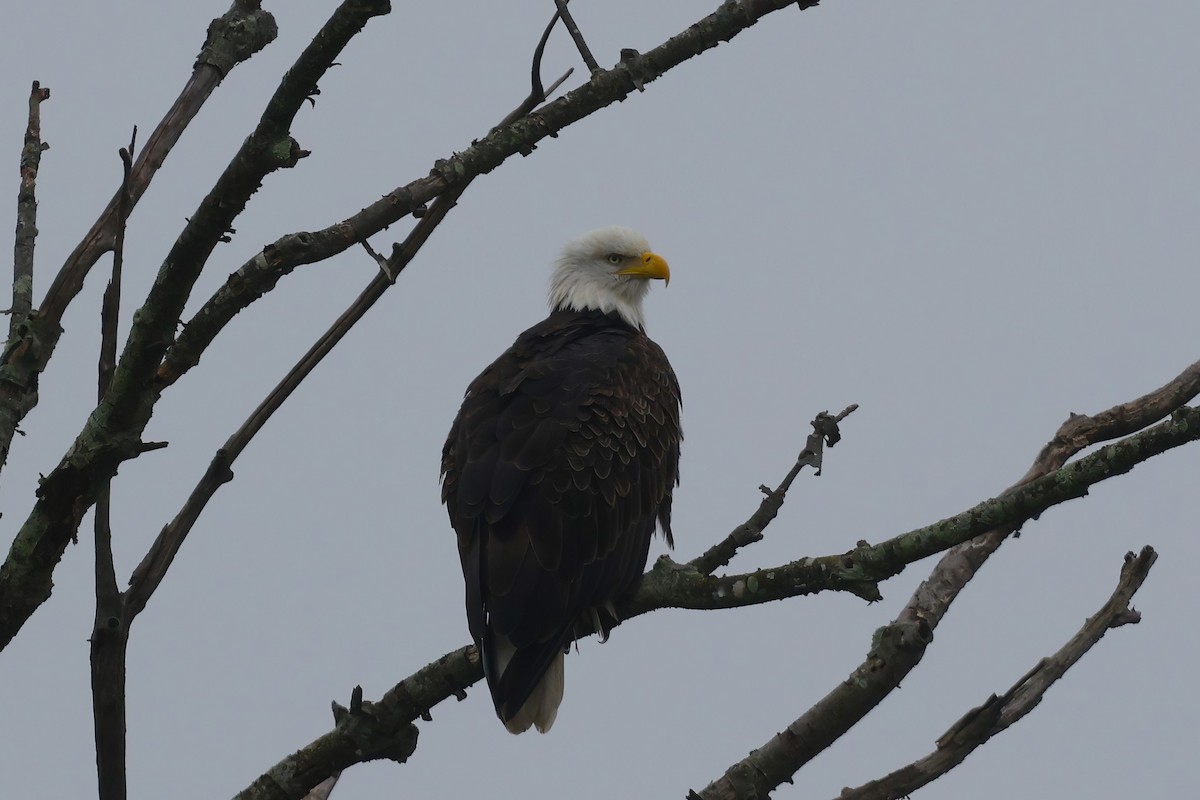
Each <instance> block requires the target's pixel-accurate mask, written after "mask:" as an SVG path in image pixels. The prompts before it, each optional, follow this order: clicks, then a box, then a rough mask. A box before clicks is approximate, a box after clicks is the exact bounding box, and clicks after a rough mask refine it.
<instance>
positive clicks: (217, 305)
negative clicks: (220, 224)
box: [157, 0, 816, 386]
mask: <svg viewBox="0 0 1200 800" xmlns="http://www.w3.org/2000/svg"><path fill="white" fill-rule="evenodd" d="M789 5H792V6H797V7H798V8H801V9H803V8H808V7H810V6H813V5H816V3H812V2H800V3H796V2H761V1H760V2H738V0H727V1H726V2H724V3H722V4H721V6H720V8H718V9H717V10H716V11H715V12H713V13H712V14H709V15H708V16H706V17H704V18H703V19H701V20H699V21H698V22H696V23H695V24H694V25H691V26H690V27H688V28H687V29H686V30H684V31H682V32H680V33H678V34H676V35H675V36H673V37H671V38H670V39H668V40H667V41H666V42H664V43H663V44H661V45H659V46H658V47H656V48H654V49H653V50H650V51H649V52H647V53H643V54H641V55H637V56H633V57H630V58H624V59H622V60H621V62H620V63H618V64H617V65H616V66H614V67H613V68H612V69H609V70H600V71H598V72H596V73H595V74H593V75H592V76H591V79H590V80H588V82H587V83H585V84H583V85H582V86H580V87H579V88H577V89H575V90H573V91H571V92H568V93H567V94H566V95H564V96H563V97H561V98H559V99H557V100H554V101H552V102H550V103H548V104H546V105H545V106H542V107H541V108H540V109H538V110H537V113H534V114H529V115H522V116H521V117H520V118H519V119H516V120H515V121H513V122H512V123H511V124H508V125H504V126H502V127H498V128H497V129H495V130H493V131H492V132H491V133H489V134H488V135H487V136H485V137H483V138H482V139H480V140H478V141H476V142H473V143H472V144H471V145H470V146H469V147H465V148H463V149H462V150H461V151H458V152H455V153H454V154H453V155H451V156H450V157H449V158H445V159H440V160H439V161H437V162H436V164H435V165H434V169H433V170H432V171H431V173H430V174H429V175H428V176H426V177H424V178H419V179H417V180H414V181H412V182H410V183H408V184H407V185H405V186H401V187H399V188H397V189H394V190H393V191H391V192H389V193H388V194H386V195H384V196H383V197H382V198H381V199H380V200H378V201H376V202H374V203H372V204H371V205H369V206H367V207H366V208H364V209H363V210H362V211H360V212H358V213H357V214H354V215H353V216H350V217H347V218H346V219H344V220H342V221H341V222H337V223H334V224H333V225H330V226H329V227H327V228H324V229H322V230H319V231H302V232H297V233H290V234H288V235H286V236H283V237H281V238H280V239H278V240H276V241H275V242H274V243H272V244H269V245H267V246H266V247H264V248H263V250H262V252H260V253H258V254H256V255H255V256H254V257H253V258H251V259H250V260H249V261H247V262H246V263H245V264H243V265H242V266H241V267H240V268H239V269H238V270H237V271H236V272H234V273H233V274H232V275H230V276H229V279H228V280H227V281H226V282H225V285H224V286H222V287H221V288H220V289H219V290H217V292H216V294H214V295H213V296H212V297H211V298H210V299H209V300H208V302H206V303H205V304H204V305H203V306H202V307H201V309H200V310H199V311H198V312H197V313H196V315H195V316H194V317H192V319H191V320H189V321H188V323H187V324H186V326H185V327H184V329H183V332H182V333H180V335H179V337H178V339H177V340H176V342H175V343H174V344H173V345H172V347H171V350H170V352H169V353H168V354H167V358H166V361H165V362H164V363H163V365H162V367H161V369H160V370H159V372H158V376H157V380H158V381H159V383H160V385H162V386H167V385H170V384H172V383H174V382H175V381H177V380H178V379H179V378H180V376H182V375H183V374H184V373H185V372H187V371H188V370H189V369H191V368H192V367H194V366H195V365H196V364H197V363H199V361H200V356H201V355H202V354H203V352H204V350H205V349H206V348H207V347H208V345H209V344H210V343H211V342H212V341H213V339H214V338H215V337H216V336H217V334H218V333H219V332H220V331H221V330H222V329H223V328H224V327H225V325H227V324H228V323H229V321H230V320H231V319H233V317H234V316H235V315H237V314H238V313H240V312H241V311H242V310H243V309H245V308H246V307H247V306H249V305H250V304H251V303H253V302H254V301H255V300H257V299H258V298H260V297H262V296H263V295H264V294H266V293H267V292H269V291H271V290H272V289H273V288H275V285H276V284H277V283H278V282H279V280H280V278H282V277H283V276H285V275H288V274H289V273H291V272H292V271H293V270H295V269H296V268H297V267H300V266H302V265H304V264H312V263H315V262H318V261H323V260H325V259H327V258H331V257H333V256H335V255H337V254H338V253H341V252H343V251H345V250H347V249H348V248H350V247H353V246H354V245H356V244H358V243H360V242H362V241H365V240H366V239H368V238H370V237H371V236H373V235H375V234H376V233H378V232H380V231H381V230H383V229H384V228H386V227H387V226H389V225H391V224H393V223H395V222H396V221H398V220H400V219H402V218H403V217H405V216H408V215H409V214H411V213H412V212H413V211H414V210H416V209H419V208H422V207H423V206H425V205H426V204H427V203H429V202H430V201H432V200H433V198H435V197H437V196H438V195H440V194H442V193H444V192H446V191H448V190H449V189H452V188H454V187H457V186H462V185H463V184H465V183H467V182H469V181H471V180H473V179H474V178H476V177H478V176H480V175H484V174H487V173H488V172H491V171H492V170H493V169H495V168H496V167H498V166H500V165H501V164H502V163H504V162H505V161H506V160H508V159H509V158H511V157H512V156H514V155H516V154H518V153H520V154H522V155H528V154H529V153H531V152H532V151H533V150H534V148H535V147H536V146H537V144H538V143H539V142H541V141H542V140H543V139H546V138H554V137H557V136H558V133H559V131H561V130H562V129H564V128H566V127H568V126H569V125H571V124H573V123H575V122H578V121H579V120H581V119H583V118H585V117H587V116H589V115H591V114H593V113H595V112H596V111H599V110H600V109H602V108H604V107H606V106H609V105H612V104H613V103H616V102H620V101H622V100H624V99H625V98H626V97H628V96H629V94H630V93H631V92H633V91H635V89H637V88H638V87H639V86H644V85H645V84H648V83H651V82H653V81H655V80H657V79H658V78H659V77H661V76H662V75H663V74H665V73H666V72H668V71H669V70H671V69H673V68H674V67H677V66H679V65H680V64H682V63H683V62H684V61H686V60H688V59H689V58H692V57H693V56H697V55H699V54H700V53H703V52H704V51H706V50H709V49H711V48H713V47H716V46H717V45H718V44H720V43H721V42H724V41H728V40H730V39H732V38H733V37H734V36H736V35H738V34H739V33H741V32H742V31H744V30H746V29H747V28H749V27H750V26H751V25H753V24H754V23H755V22H756V21H757V20H758V19H759V18H760V17H762V16H764V15H765V14H768V13H770V12H771V11H775V10H778V9H780V8H784V7H786V6H789Z"/></svg>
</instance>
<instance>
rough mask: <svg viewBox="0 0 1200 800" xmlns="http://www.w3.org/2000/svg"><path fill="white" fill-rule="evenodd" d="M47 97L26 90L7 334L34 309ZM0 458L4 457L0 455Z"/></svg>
mask: <svg viewBox="0 0 1200 800" xmlns="http://www.w3.org/2000/svg"><path fill="white" fill-rule="evenodd" d="M49 99H50V90H49V89H43V88H42V85H41V84H40V83H38V82H37V81H34V82H33V88H31V89H30V90H29V121H28V123H27V124H26V125H25V143H24V146H22V148H21V165H20V172H21V188H20V189H18V190H17V232H16V235H15V236H14V237H13V299H12V308H10V309H9V312H10V313H11V314H12V318H11V319H10V320H9V322H8V336H9V338H10V339H11V338H13V337H15V336H16V335H17V330H18V328H19V327H20V325H21V323H22V322H23V321H24V320H25V318H26V317H27V316H29V312H30V311H32V310H33V250H34V245H35V244H36V242H37V233H38V231H37V174H38V167H39V166H40V165H41V163H42V153H43V152H45V151H46V150H47V149H48V148H49V145H47V144H46V143H45V142H43V141H42V103H43V102H45V101H46V100H49ZM0 461H3V457H2V456H0Z"/></svg>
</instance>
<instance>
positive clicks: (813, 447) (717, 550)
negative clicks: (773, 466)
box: [687, 403, 858, 575]
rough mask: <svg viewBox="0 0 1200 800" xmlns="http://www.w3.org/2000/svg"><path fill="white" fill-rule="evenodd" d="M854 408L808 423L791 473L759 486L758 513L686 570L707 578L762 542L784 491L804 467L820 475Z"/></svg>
mask: <svg viewBox="0 0 1200 800" xmlns="http://www.w3.org/2000/svg"><path fill="white" fill-rule="evenodd" d="M857 408H858V404H857V403H854V404H851V405H849V406H846V408H845V409H843V410H842V413H840V414H838V415H837V416H836V417H833V416H830V415H829V413H828V412H825V411H822V412H821V413H820V414H818V415H817V416H816V417H815V418H814V419H813V421H812V422H811V423H810V424H811V425H812V428H813V432H812V433H810V434H809V435H808V440H807V442H805V445H804V449H803V450H801V451H800V455H798V456H796V463H795V464H793V465H792V468H791V470H790V471H789V472H788V474H787V475H786V476H784V479H783V481H782V482H781V483H780V484H779V486H778V487H776V488H775V489H771V488H770V487H768V486H767V485H766V484H764V485H762V486H759V487H758V489H759V491H761V492H762V493H763V495H764V496H763V499H762V502H761V503H760V504H759V506H758V510H757V511H755V512H754V513H753V514H751V515H750V519H748V520H746V521H745V522H743V523H742V524H741V525H738V526H737V527H736V528H734V529H733V531H732V532H731V533H730V534H729V535H728V536H726V537H725V538H724V539H722V540H721V541H719V542H717V543H716V544H715V545H713V546H712V547H710V548H708V550H705V551H704V553H703V555H700V556H697V557H696V558H693V559H692V560H691V561H689V562H688V563H687V566H688V567H690V568H691V569H694V570H696V571H697V572H699V573H700V574H701V575H711V574H713V573H714V572H716V571H717V570H718V569H720V568H721V567H724V566H726V565H727V564H728V563H729V562H730V561H732V560H733V557H734V556H735V555H737V551H738V550H740V549H741V548H743V547H745V546H746V545H750V544H754V543H755V542H760V541H762V538H763V531H764V530H766V527H767V526H768V525H770V524H771V522H772V521H773V520H774V519H775V517H776V516H777V515H778V514H779V509H781V508H783V501H784V500H786V499H787V492H788V489H790V488H792V481H794V480H796V477H797V476H798V475H799V474H800V470H802V469H803V468H804V467H805V466H811V467H812V468H813V469H814V470H816V472H815V474H816V475H820V474H821V461H822V457H823V453H824V450H825V445H826V444H828V445H829V446H830V447H833V446H834V445H835V444H837V443H838V441H840V439H841V436H842V434H841V432H840V431H839V430H838V423H839V422H841V421H842V420H843V419H845V418H846V417H848V416H849V415H850V414H853V413H854V411H855V410H856V409H857Z"/></svg>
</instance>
